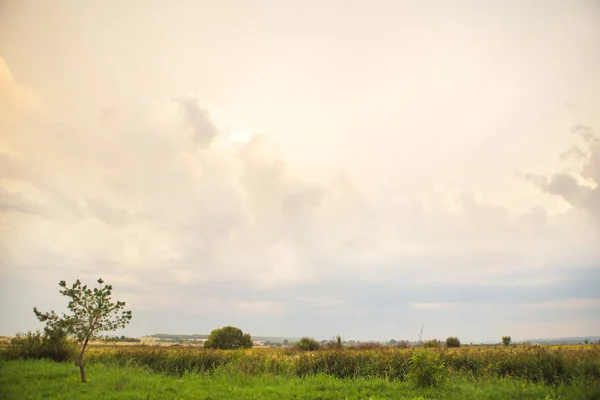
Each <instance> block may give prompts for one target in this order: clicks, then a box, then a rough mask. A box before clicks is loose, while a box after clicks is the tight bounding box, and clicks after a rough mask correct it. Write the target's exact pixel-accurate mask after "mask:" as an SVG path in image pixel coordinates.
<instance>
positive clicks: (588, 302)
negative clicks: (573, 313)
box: [524, 299, 600, 310]
mask: <svg viewBox="0 0 600 400" xmlns="http://www.w3.org/2000/svg"><path fill="white" fill-rule="evenodd" d="M524 307H526V308H528V309H532V310H585V309H597V308H600V299H572V300H561V301H547V302H541V303H531V304H525V305H524Z"/></svg>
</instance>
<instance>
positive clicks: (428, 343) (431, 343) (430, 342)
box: [423, 339, 440, 349]
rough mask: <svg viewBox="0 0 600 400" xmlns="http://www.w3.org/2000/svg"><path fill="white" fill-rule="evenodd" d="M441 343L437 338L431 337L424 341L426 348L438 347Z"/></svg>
mask: <svg viewBox="0 0 600 400" xmlns="http://www.w3.org/2000/svg"><path fill="white" fill-rule="evenodd" d="M439 345H440V342H439V341H437V340H436V339H431V340H428V341H426V342H425V343H423V347H425V348H426V349H431V348H434V347H438V346H439Z"/></svg>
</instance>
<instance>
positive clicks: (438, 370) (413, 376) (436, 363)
mask: <svg viewBox="0 0 600 400" xmlns="http://www.w3.org/2000/svg"><path fill="white" fill-rule="evenodd" d="M447 375H448V370H446V367H445V365H444V363H443V362H442V360H441V359H440V355H439V354H438V353H437V352H434V351H427V350H417V351H415V352H414V353H413V355H412V356H411V357H410V361H409V368H408V375H407V378H408V381H410V382H412V383H414V384H415V385H416V386H417V387H432V386H440V385H442V384H443V383H444V381H445V379H446V378H447Z"/></svg>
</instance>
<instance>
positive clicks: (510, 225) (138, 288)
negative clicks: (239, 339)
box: [0, 60, 600, 339]
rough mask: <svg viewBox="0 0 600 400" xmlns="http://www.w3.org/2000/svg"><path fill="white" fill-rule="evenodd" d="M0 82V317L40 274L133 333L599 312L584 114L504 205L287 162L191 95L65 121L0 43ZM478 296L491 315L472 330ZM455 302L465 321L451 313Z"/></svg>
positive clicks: (377, 330)
mask: <svg viewBox="0 0 600 400" xmlns="http://www.w3.org/2000/svg"><path fill="white" fill-rule="evenodd" d="M0 88H1V89H2V90H0V93H2V96H0V110H4V111H3V112H2V114H1V115H0V117H1V119H0V124H1V126H2V128H3V129H4V132H5V133H4V134H3V135H2V137H1V138H0V171H1V174H0V221H1V224H0V234H1V240H0V251H1V257H0V268H1V271H2V278H3V279H2V286H3V287H2V292H3V295H2V309H3V315H5V316H6V317H4V318H3V320H2V327H1V328H2V334H12V333H14V332H13V331H15V330H19V329H22V327H30V326H31V325H32V324H31V322H29V320H30V319H31V318H29V317H30V315H28V313H29V312H30V308H31V307H32V306H33V304H36V305H38V306H40V304H39V302H43V303H44V304H48V305H54V304H58V302H59V301H60V299H56V296H55V295H54V294H53V291H54V289H55V287H54V286H55V283H56V282H58V281H59V280H61V279H67V280H68V279H76V278H81V279H84V280H92V279H96V278H97V277H98V276H102V277H103V278H104V279H105V280H106V281H108V282H110V283H112V284H114V285H115V287H116V288H117V291H118V292H119V293H120V294H121V295H122V297H123V298H124V299H125V300H127V301H128V303H129V305H130V306H131V307H132V308H133V310H134V312H136V314H137V315H139V316H137V315H136V317H137V318H136V319H135V320H134V323H133V324H132V327H131V328H130V329H131V332H133V333H134V334H143V333H148V334H149V333H153V332H154V331H164V330H166V328H167V327H169V326H172V327H173V329H174V331H177V332H184V331H186V332H208V331H209V330H210V329H212V328H214V327H215V326H216V325H217V324H219V323H233V324H239V325H244V328H245V329H244V330H248V329H249V330H252V331H254V332H257V333H263V334H290V335H294V334H295V335H301V334H312V335H315V336H320V337H327V336H328V335H329V336H331V335H333V334H335V333H337V330H339V331H343V332H344V333H345V334H348V335H355V337H357V338H368V337H371V338H376V339H379V338H381V339H383V338H385V337H387V336H390V335H393V336H394V337H397V336H398V335H404V336H405V337H406V338H408V339H414V338H413V337H411V336H410V335H412V333H410V332H412V331H411V329H412V330H415V329H417V328H418V327H420V325H421V324H422V323H426V324H433V325H434V326H435V325H436V324H437V325H438V330H437V331H436V333H435V334H439V335H440V337H441V335H444V334H446V332H447V334H456V333H457V331H459V333H460V334H461V335H466V336H470V337H481V336H485V335H490V336H493V335H494V334H496V333H497V331H499V330H500V329H501V325H502V324H505V325H506V324H509V323H510V324H513V325H512V326H513V329H514V330H515V331H517V332H519V333H520V334H521V335H525V332H526V329H528V330H529V332H531V336H540V335H541V333H543V330H544V329H546V328H547V327H548V326H550V325H551V324H552V323H554V322H553V321H554V319H549V320H543V321H540V323H539V324H538V325H537V328H536V329H533V330H532V328H531V326H529V325H527V323H528V321H530V320H531V316H532V315H540V313H543V312H545V311H553V312H557V313H561V312H562V313H564V312H565V311H567V312H568V315H567V314H564V315H563V316H562V317H560V318H563V319H562V321H566V320H567V319H572V318H576V317H577V318H579V319H578V320H577V321H578V322H577V323H578V324H579V325H578V327H579V329H580V331H582V332H583V331H585V332H592V331H594V330H596V331H597V330H598V329H599V328H600V325H598V320H597V319H595V320H593V319H589V314H588V313H594V312H596V311H598V299H599V298H600V293H599V288H600V281H599V278H598V273H599V262H600V247H598V245H597V244H598V243H600V229H599V227H600V223H599V221H598V218H600V197H599V196H600V194H599V193H600V191H599V190H600V189H599V184H600V145H599V140H598V137H597V136H595V135H594V133H593V132H592V130H591V129H589V128H584V127H577V128H575V131H576V133H577V134H578V135H579V136H580V137H581V138H582V140H583V145H584V146H585V147H581V148H579V147H577V148H575V150H572V151H570V152H569V154H570V156H569V157H567V161H568V160H570V161H571V162H574V163H575V164H571V165H577V167H573V168H572V169H571V170H569V171H567V172H556V173H552V174H549V175H543V174H538V173H536V172H535V171H531V172H529V173H526V174H524V177H525V179H526V180H527V181H529V182H531V183H532V184H533V185H534V186H535V187H537V188H538V189H539V192H538V194H537V195H538V196H540V199H541V200H540V205H538V206H535V207H532V208H531V209H529V210H527V211H526V212H520V211H515V210H513V209H511V208H510V207H508V206H504V205H503V204H501V203H497V202H494V201H492V200H490V199H488V198H486V196H485V194H484V193H481V192H477V191H474V190H470V189H469V188H463V187H457V186H450V185H439V184H437V183H436V182H430V184H429V189H428V190H426V191H423V192H415V191H414V190H408V189H407V188H405V187H403V186H402V185H399V184H397V183H394V182H389V181H387V180H385V179H382V178H380V177H378V176H368V175H364V174H363V175H355V174H353V173H350V172H345V171H344V168H343V166H340V169H339V172H338V173H337V174H335V176H334V178H333V179H330V180H326V179H325V180H324V179H321V180H315V179H312V178H311V177H307V176H303V174H302V171H301V169H298V168H294V166H290V163H289V162H286V160H285V159H284V157H283V156H282V155H281V153H280V152H278V150H277V145H276V144H275V143H274V142H273V141H272V140H270V139H269V137H268V136H267V135H259V134H254V135H251V136H250V137H248V138H246V139H245V140H243V141H240V140H236V138H235V132H234V131H233V130H232V129H231V127H230V126H229V125H228V124H227V122H226V121H224V120H223V119H222V118H221V119H220V118H218V117H217V116H216V114H215V113H214V112H213V111H211V107H210V106H208V105H206V104H205V102H203V100H201V99H199V98H197V97H195V96H193V95H186V96H176V97H172V98H158V99H156V100H154V101H146V102H144V103H141V104H135V105H132V106H130V107H119V106H112V105H107V107H106V108H105V109H104V111H103V112H102V113H101V115H100V116H99V117H98V118H97V119H95V120H92V121H88V122H86V123H83V124H74V123H70V122H69V121H57V120H54V119H53V118H52V117H50V116H49V115H48V114H47V113H45V112H44V111H43V109H42V108H41V106H40V104H39V101H38V100H37V97H36V96H35V94H34V92H33V91H31V90H28V89H26V88H23V87H22V86H21V85H19V84H18V83H17V82H15V80H14V78H13V77H12V75H11V73H10V71H9V70H8V67H7V66H6V63H5V62H4V61H3V60H2V62H0ZM556 157H557V168H560V164H559V163H558V160H559V155H558V154H557V156H556ZM426 158H427V157H426V156H425V157H424V161H423V162H427V161H426ZM512 168H513V169H514V170H517V169H519V168H520V166H518V165H515V166H512ZM515 179H517V178H515ZM544 196H546V197H547V196H556V197H557V198H559V199H560V200H561V201H562V202H564V204H565V205H566V207H565V211H563V212H559V213H556V212H554V211H551V210H548V209H546V208H545V206H544V204H547V203H546V202H545V201H544ZM25 291H27V292H32V293H33V294H32V296H31V298H28V297H27V298H26V296H24V295H23V293H24V292H25ZM36 301H37V302H38V303H35V302H36ZM9 304H11V305H9ZM490 309H493V310H495V311H497V313H496V315H497V322H494V323H492V324H491V327H489V328H486V329H481V328H480V327H479V326H478V323H477V321H478V320H479V318H483V316H484V315H486V313H489V310H490ZM509 310H510V311H509ZM465 312H466V313H469V315H471V316H472V318H471V321H470V322H465V323H463V324H462V325H463V326H462V327H461V324H460V323H456V322H453V321H452V316H453V315H454V316H456V315H465V314H464V313H465ZM134 315H135V314H134ZM185 316H187V317H185ZM189 316H194V317H198V319H197V320H195V322H192V321H191V320H190V318H189ZM461 318H462V317H461ZM565 318H566V319H565ZM454 319H456V317H454ZM332 321H333V322H332ZM357 322H360V324H359V325H357ZM459 322H460V320H459ZM496 325H498V326H496ZM365 326H367V328H365ZM480 329H481V330H482V332H479V330H480ZM568 331H569V329H565V328H561V330H560V332H561V334H567V333H569V332H568ZM413 336H414V335H413ZM542 336H543V335H542ZM555 336H556V335H555ZM397 338H398V339H400V337H397Z"/></svg>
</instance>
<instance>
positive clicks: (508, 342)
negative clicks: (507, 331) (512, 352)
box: [502, 336, 512, 346]
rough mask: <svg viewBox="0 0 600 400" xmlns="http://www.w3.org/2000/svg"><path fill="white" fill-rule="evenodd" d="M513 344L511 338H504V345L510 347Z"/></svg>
mask: <svg viewBox="0 0 600 400" xmlns="http://www.w3.org/2000/svg"><path fill="white" fill-rule="evenodd" d="M511 342H512V339H511V337H510V336H502V344H503V345H505V346H508V345H509V344H510V343H511Z"/></svg>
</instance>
